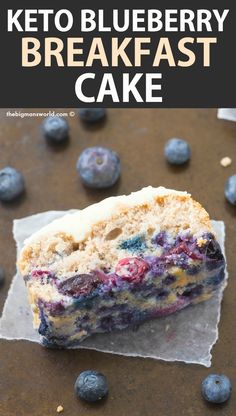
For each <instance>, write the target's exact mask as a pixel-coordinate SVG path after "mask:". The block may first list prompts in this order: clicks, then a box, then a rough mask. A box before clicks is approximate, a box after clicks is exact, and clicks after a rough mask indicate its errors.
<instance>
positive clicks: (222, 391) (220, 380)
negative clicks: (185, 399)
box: [202, 374, 232, 403]
mask: <svg viewBox="0 0 236 416" xmlns="http://www.w3.org/2000/svg"><path fill="white" fill-rule="evenodd" d="M231 390H232V386H231V382H230V380H229V378H228V377H226V376H224V375H218V374H210V375H209V376H208V377H206V378H205V379H204V380H203V382H202V395H203V397H204V399H206V400H207V401H208V402H211V403H223V402H225V401H226V400H228V399H229V397H230V394H231Z"/></svg>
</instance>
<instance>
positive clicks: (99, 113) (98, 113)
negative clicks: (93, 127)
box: [79, 108, 106, 123]
mask: <svg viewBox="0 0 236 416" xmlns="http://www.w3.org/2000/svg"><path fill="white" fill-rule="evenodd" d="M79 115H80V118H81V119H82V120H83V121H86V122H87V123H96V122H97V121H100V120H102V119H103V118H104V117H105V115H106V109H105V108H80V109H79Z"/></svg>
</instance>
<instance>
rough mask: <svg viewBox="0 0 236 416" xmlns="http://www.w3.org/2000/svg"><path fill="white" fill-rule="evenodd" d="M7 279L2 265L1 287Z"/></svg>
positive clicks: (0, 271)
mask: <svg viewBox="0 0 236 416" xmlns="http://www.w3.org/2000/svg"><path fill="white" fill-rule="evenodd" d="M4 280H5V272H4V269H3V267H2V266H0V287H1V286H2V285H3V283H4Z"/></svg>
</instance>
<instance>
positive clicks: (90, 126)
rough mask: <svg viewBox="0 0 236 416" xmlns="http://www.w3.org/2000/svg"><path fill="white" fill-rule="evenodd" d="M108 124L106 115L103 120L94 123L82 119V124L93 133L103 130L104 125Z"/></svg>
mask: <svg viewBox="0 0 236 416" xmlns="http://www.w3.org/2000/svg"><path fill="white" fill-rule="evenodd" d="M106 122H107V116H106V115H105V116H104V117H103V118H102V119H100V120H97V121H94V122H91V121H85V120H81V119H80V123H81V125H82V126H83V127H84V128H85V130H88V131H91V132H93V131H96V130H100V129H102V128H103V127H104V125H105V124H106Z"/></svg>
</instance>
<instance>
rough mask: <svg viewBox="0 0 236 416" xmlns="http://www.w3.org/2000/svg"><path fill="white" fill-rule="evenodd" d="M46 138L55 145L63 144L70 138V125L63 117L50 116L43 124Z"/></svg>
mask: <svg viewBox="0 0 236 416" xmlns="http://www.w3.org/2000/svg"><path fill="white" fill-rule="evenodd" d="M42 130H43V134H44V136H45V137H46V138H47V139H49V140H51V141H52V142H53V143H62V142H64V141H65V140H66V139H67V138H68V136H69V125H68V122H67V121H66V120H65V119H64V118H63V117H57V116H54V117H53V116H49V117H47V118H45V120H44V121H43V124H42Z"/></svg>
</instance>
